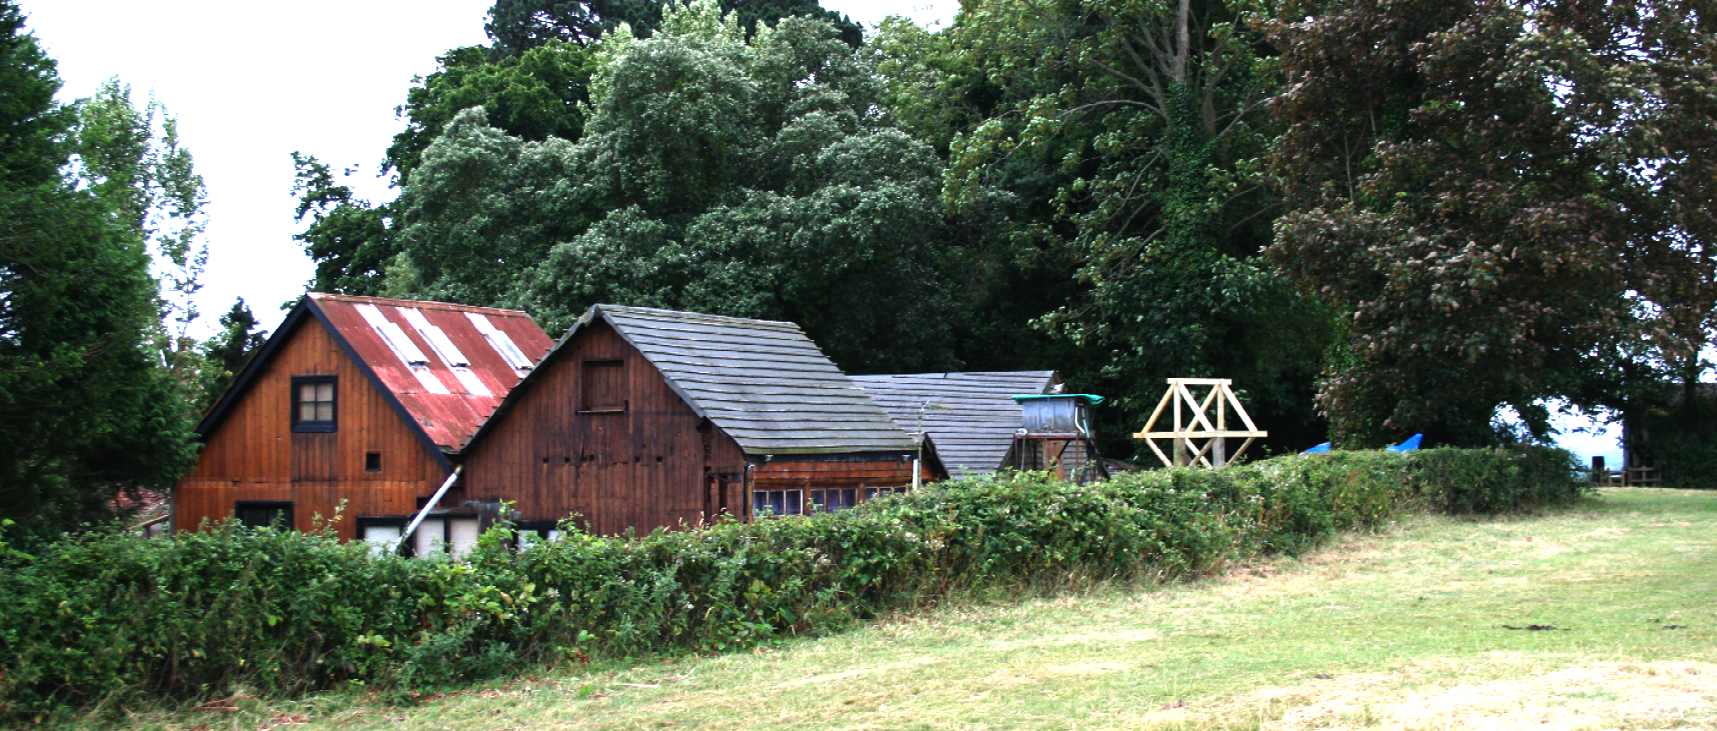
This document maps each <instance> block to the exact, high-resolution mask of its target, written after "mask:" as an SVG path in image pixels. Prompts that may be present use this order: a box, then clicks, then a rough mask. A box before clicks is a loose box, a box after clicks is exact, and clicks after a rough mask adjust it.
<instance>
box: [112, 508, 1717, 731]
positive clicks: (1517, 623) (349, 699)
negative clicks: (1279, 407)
mask: <svg viewBox="0 0 1717 731" xmlns="http://www.w3.org/2000/svg"><path fill="white" fill-rule="evenodd" d="M236 706H237V708H238V710H236V711H211V710H203V711H181V712H174V713H151V714H141V715H136V716H133V717H132V718H131V719H130V720H131V721H132V722H134V723H135V724H136V725H140V726H157V727H159V726H166V727H191V726H198V725H207V726H209V727H211V728H226V727H232V728H258V727H268V726H272V725H276V724H284V723H289V722H297V723H308V724H309V725H311V726H325V727H337V728H384V727H386V728H393V727H399V726H403V727H406V728H472V729H478V728H481V729H492V728H545V727H546V728H585V727H589V728H636V727H649V728H661V727H699V728H757V727H780V728H830V727H849V728H948V727H961V728H964V727H1019V728H1091V727H1144V728H1157V727H1164V728H1254V727H1264V728H1323V727H1333V728H1348V727H1355V726H1360V727H1363V726H1377V727H1385V728H1472V727H1489V728H1517V727H1523V726H1538V727H1549V728H1587V727H1590V728H1615V727H1622V728H1686V727H1694V728H1700V727H1711V728H1717V492H1687V491H1675V490H1638V489H1628V490H1610V491H1605V492H1604V493H1602V494H1601V495H1600V496H1599V497H1597V498H1595V499H1592V500H1590V501H1587V502H1586V503H1584V504H1582V505H1581V506H1579V507H1577V508H1574V509H1570V510H1564V511H1558V512H1556V513H1553V514H1551V515H1547V516H1538V517H1532V518H1519V519H1504V520H1483V521H1466V520H1455V519H1447V518H1431V517H1424V518H1414V519H1411V520H1409V521H1408V522H1407V523H1405V524H1403V525H1401V526H1399V527H1397V528H1395V529H1393V530H1390V531H1388V532H1386V533H1384V534H1381V535H1374V536H1355V537H1347V538H1344V539H1343V540H1341V541H1339V542H1338V543H1336V544H1335V545H1332V546H1330V547H1328V548H1325V549H1322V550H1319V551H1316V552H1314V553H1312V554H1310V555H1307V556H1305V557H1303V558H1301V559H1299V560H1288V559H1281V560H1275V561H1270V562H1265V563H1260V564H1254V565H1250V566H1247V567H1243V568H1240V569H1237V570H1235V571H1233V572H1230V573H1229V574H1228V575H1225V576H1222V577H1218V578H1213V579H1210V580H1207V581H1202V582H1198V583H1194V584H1188V585H1181V586H1173V587H1164V588H1156V589H1149V590H1138V589H1131V590H1122V589H1112V590H1104V591H1098V592H1094V593H1087V594H1082V595H1077V596H1063V597H1056V598H1048V599H1027V600H1023V601H1019V602H1004V603H997V604H985V605H979V606H953V607H945V608H942V609H939V610H936V611H932V612H928V613H925V614H922V615H917V616H901V617H895V618H891V619H889V620H888V621H884V622H879V623H877V624H875V625H874V626H870V627H866V628H863V629H859V630H854V631H851V632H847V633H843V634H839V635H836V636H832V637H825V638H822V639H815V640H804V641H797V642H787V643H782V644H779V645H776V646H773V647H769V648H762V649H758V650H756V651H754V652H749V653H741V654H732V655H724V656H718V657H707V658H705V657H685V658H678V659H669V660H656V661H651V662H648V663H645V664H640V665H634V666H620V665H613V666H599V667H590V668H575V669H569V670H564V671H557V672H550V673H546V674H544V675H543V676H541V677H534V678H517V679H512V680H509V681H505V682H497V683H492V684H488V685H482V686H477V687H474V688H471V689H467V690H464V691H460V692H457V693H453V694H451V695H448V696H445V697H439V698H435V699H433V700H429V701H427V702H423V703H420V704H417V705H413V706H408V707H392V706H387V705H385V704H380V703H378V702H376V701H375V700H374V699H373V698H370V697H367V696H366V695H364V694H360V693H353V692H343V693H330V694H324V695H320V696H315V697H311V698H308V699H304V700H301V701H294V702H272V703H263V702H257V701H251V700H243V699H241V700H239V701H238V702H237V703H236Z"/></svg>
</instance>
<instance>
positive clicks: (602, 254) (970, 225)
mask: <svg viewBox="0 0 1717 731" xmlns="http://www.w3.org/2000/svg"><path fill="white" fill-rule="evenodd" d="M592 53H593V58H594V60H593V62H592V64H593V66H592V68H593V69H594V70H593V71H592V73H591V76H590V82H589V88H590V101H589V104H588V107H587V109H588V118H587V119H586V120H585V121H584V124H583V127H582V130H581V132H580V135H579V136H578V137H577V138H576V139H571V138H564V137H559V136H549V137H547V138H544V139H542V140H532V139H529V138H527V137H521V136H519V135H516V134H513V133H511V132H510V131H509V130H507V129H505V128H504V126H502V125H497V124H495V123H494V122H493V121H492V117H493V115H492V114H485V113H484V112H483V111H482V110H466V111H463V112H460V113H459V114H457V115H455V116H454V118H453V120H452V121H451V122H449V123H448V125H447V126H446V128H445V129H444V130H443V131H442V133H441V134H440V136H439V137H437V138H436V139H435V141H434V142H433V143H431V144H430V145H429V146H428V147H427V148H426V149H425V150H424V152H423V155H422V158H421V161H420V163H419V164H418V165H417V167H416V168H415V169H414V170H413V171H412V173H411V176H410V177H409V179H408V182H407V185H406V186H405V189H404V191H403V193H402V195H401V198H400V200H399V202H398V204H397V206H398V209H397V210H398V211H399V213H400V224H399V225H398V228H397V234H396V235H395V237H394V238H395V240H397V242H398V244H399V250H400V252H401V253H400V255H399V256H398V257H396V258H393V259H389V260H387V261H386V263H385V267H386V269H387V270H388V274H389V275H390V276H389V277H388V278H387V281H388V282H389V284H388V285H387V288H386V289H385V291H387V292H389V293H391V294H403V295H412V296H428V297H436V298H445V299H452V300H456V301H463V302H473V303H486V304H503V305H516V306H523V307H526V308H527V309H529V310H530V311H531V312H532V314H533V315H535V316H537V318H538V319H539V321H541V322H542V323H543V324H544V325H545V326H547V327H549V328H551V329H558V328H561V327H565V326H566V325H568V324H570V323H571V322H572V320H573V319H575V318H576V317H577V316H578V315H579V314H581V313H582V312H583V310H584V308H586V307H588V306H589V305H591V304H595V303H596V302H602V301H623V302H628V303H632V304H653V305H660V306H669V307H680V308H686V309H695V310H702V311H709V312H716V313H722V314H731V315H741V316H752V317H769V318H777V319H788V320H793V321H796V322H799V323H801V324H802V325H804V326H805V327H806V329H807V330H808V331H809V332H810V333H811V334H812V336H813V337H815V338H816V339H817V340H818V342H819V343H821V344H822V345H823V346H824V347H825V349H826V350H827V351H828V352H829V353H830V354H831V355H832V356H833V357H835V358H836V359H837V360H839V362H841V363H842V364H843V365H844V366H845V367H847V368H849V369H855V370H858V369H883V368H890V369H912V368H922V369H931V368H940V367H952V366H955V365H958V364H959V362H960V360H961V358H960V355H961V353H962V352H963V351H964V352H971V351H975V350H978V349H977V348H970V347H969V346H967V345H966V344H964V343H962V342H961V341H960V338H958V337H957V336H956V335H955V330H956V328H957V325H958V323H961V322H969V321H975V320H977V319H979V318H978V317H977V315H976V312H977V309H976V308H977V307H978V306H979V303H980V301H981V300H980V298H979V297H975V296H971V295H968V294H966V292H965V291H964V289H963V288H962V286H961V283H962V282H963V281H964V280H965V279H966V278H967V272H968V271H970V270H971V269H972V268H1000V266H1001V262H999V261H997V258H998V254H997V253H996V250H995V248H994V247H993V246H992V242H990V241H988V240H986V239H985V238H984V237H985V227H984V226H983V225H981V224H979V222H980V221H982V220H983V217H985V216H989V215H992V212H991V211H989V210H986V209H984V208H982V207H981V206H973V207H971V209H970V211H968V212H964V213H958V214H953V213H949V212H947V211H946V210H945V208H944V207H943V206H942V204H941V201H940V200H939V192H940V181H941V176H942V161H941V158H940V156H939V155H938V154H937V152H936V150H935V149H934V147H933V146H931V145H929V144H927V143H925V142H923V141H921V140H919V139H917V138H915V137H913V136H911V135H910V134H908V133H906V132H905V131H903V130H901V129H899V128H898V127H897V126H895V125H894V124H893V123H892V122H891V121H890V119H889V118H888V117H887V116H886V115H882V114H880V113H879V112H878V109H879V106H878V104H879V99H880V94H881V86H880V84H879V83H878V80H877V77H876V73H875V70H874V68H873V64H874V58H872V57H871V56H869V55H867V54H865V53H862V52H856V51H854V50H853V49H852V48H850V47H848V46H847V45H846V44H845V43H843V42H842V41H841V39H840V37H839V35H838V34H837V32H836V30H835V29H834V28H833V27H832V26H830V25H828V24H827V23H824V22H822V21H817V20H810V19H806V18H802V17H787V18H784V19H782V20H781V21H780V22H779V23H777V24H776V25H775V26H774V27H772V28H764V29H761V30H758V31H757V32H755V33H754V34H752V35H750V36H749V37H748V36H747V35H746V33H744V32H743V30H742V26H741V19H740V18H739V16H737V15H736V14H733V13H728V14H725V15H724V14H723V13H722V12H721V11H720V9H719V7H718V6H717V5H716V4H715V3H713V2H700V3H694V4H690V5H685V6H670V7H669V8H667V10H666V11H665V13H664V15H663V17H662V20H661V22H660V25H659V27H658V28H657V29H656V32H655V33H654V35H652V36H651V37H649V38H642V39H640V38H636V37H633V36H632V35H631V34H629V33H625V32H616V33H611V34H609V35H607V36H605V37H604V38H603V40H602V41H601V43H599V44H597V45H596V46H595V47H594V50H593V51H592ZM963 267H964V268H965V269H966V271H962V268H963ZM393 275H399V276H393ZM901 323H913V325H912V326H911V327H905V328H903V327H901ZM992 350H993V348H992Z"/></svg>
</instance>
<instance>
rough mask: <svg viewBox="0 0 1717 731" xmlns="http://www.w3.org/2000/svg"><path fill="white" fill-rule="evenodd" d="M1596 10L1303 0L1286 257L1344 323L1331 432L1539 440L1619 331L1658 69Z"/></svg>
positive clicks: (1290, 52) (1280, 35)
mask: <svg viewBox="0 0 1717 731" xmlns="http://www.w3.org/2000/svg"><path fill="white" fill-rule="evenodd" d="M1589 10H1592V8H1588V7H1586V4H1570V5H1567V6H1563V5H1560V4H1546V5H1542V6H1540V5H1536V4H1530V3H1518V4H1517V3H1505V2H1408V3H1404V4H1403V3H1377V2H1372V1H1371V0H1337V1H1334V2H1324V3H1290V4H1289V5H1288V6H1286V7H1285V8H1284V9H1283V11H1282V13H1281V15H1282V17H1283V18H1285V19H1287V20H1285V21H1284V22H1281V23H1279V24H1277V25H1276V26H1275V29H1274V32H1273V34H1272V38H1273V39H1274V40H1275V42H1276V43H1278V44H1279V45H1280V46H1281V47H1282V48H1283V49H1284V54H1283V61H1284V66H1285V68H1286V71H1287V74H1288V83H1287V85H1286V86H1285V87H1284V92H1283V93H1282V94H1281V95H1280V96H1278V98H1277V99H1276V101H1275V104H1276V109H1277V111H1278V113H1279V114H1280V116H1281V118H1282V119H1283V120H1284V122H1285V123H1286V124H1287V130H1286V132H1285V134H1284V135H1283V137H1282V140H1281V142H1280V144H1279V145H1278V148H1277V151H1276V154H1275V158H1274V169H1275V171H1276V174H1277V177H1278V179H1279V180H1280V181H1281V183H1282V186H1283V190H1284V193H1285V195H1286V196H1287V198H1288V200H1289V202H1290V205H1291V208H1292V210H1291V211H1290V212H1289V213H1288V214H1286V215H1285V216H1284V217H1283V218H1282V219H1281V220H1280V221H1278V223H1277V228H1276V242H1275V245H1274V246H1273V247H1272V249H1271V253H1272V255H1273V256H1274V257H1275V259H1276V261H1277V262H1278V263H1279V264H1280V265H1281V266H1282V267H1283V269H1284V270H1286V271H1287V272H1289V273H1290V274H1291V275H1292V276H1293V277H1294V278H1295V279H1296V280H1298V281H1299V282H1300V283H1301V284H1302V285H1303V286H1305V287H1306V288H1307V289H1309V290H1311V291H1315V292H1316V293H1317V294H1318V295H1319V296H1321V297H1323V298H1325V299H1327V300H1328V301H1330V302H1331V303H1332V304H1334V305H1336V306H1337V307H1339V308H1340V309H1341V310H1342V313H1343V318H1342V319H1343V322H1344V323H1346V328H1347V333H1346V338H1345V341H1344V343H1343V350H1342V351H1341V355H1340V357H1339V358H1338V359H1336V360H1335V361H1334V362H1333V363H1332V364H1331V366H1330V368H1329V369H1328V371H1327V372H1326V376H1325V381H1324V385H1323V388H1322V391H1321V400H1322V404H1323V406H1324V407H1325V408H1327V409H1328V410H1329V411H1330V414H1331V417H1332V419H1333V421H1334V426H1335V427H1336V432H1337V438H1338V439H1342V440H1345V441H1346V442H1347V443H1348V444H1353V445H1364V444H1368V443H1369V444H1375V443H1380V442H1383V441H1386V440H1387V439H1389V438H1391V437H1392V436H1393V435H1398V434H1401V433H1404V432H1414V431H1420V432H1424V433H1426V434H1427V435H1428V436H1431V437H1433V438H1435V439H1438V440H1439V441H1445V442H1454V443H1467V444H1471V443H1483V442H1487V441H1490V440H1492V439H1494V438H1495V435H1494V432H1493V431H1492V428H1491V420H1492V415H1493V413H1495V412H1496V410H1497V409H1498V408H1499V407H1500V406H1502V405H1510V406H1513V407H1514V408H1515V409H1517V410H1518V411H1520V412H1521V413H1522V414H1523V415H1525V416H1526V417H1527V421H1528V423H1529V425H1530V426H1531V427H1532V428H1533V430H1534V431H1535V432H1537V433H1539V434H1543V433H1544V431H1545V430H1546V429H1547V420H1546V419H1545V418H1544V412H1543V408H1542V405H1541V404H1542V401H1541V399H1543V398H1544V397H1548V396H1555V395H1559V394H1565V393H1568V392H1570V391H1571V390H1573V389H1575V388H1577V384H1578V383H1579V381H1580V380H1581V379H1582V378H1584V374H1586V373H1588V372H1591V371H1592V370H1593V369H1594V367H1595V366H1594V364H1593V362H1592V360H1593V358H1594V356H1595V354H1597V353H1599V352H1600V346H1601V345H1602V344H1604V343H1606V342H1610V340H1611V337H1612V335H1613V333H1615V332H1617V331H1618V329H1619V328H1622V327H1623V326H1624V325H1625V318H1626V316H1627V313H1628V306H1627V303H1626V302H1625V301H1624V299H1623V295H1624V292H1625V290H1626V286H1627V285H1626V281H1625V279H1626V278H1625V276H1624V274H1625V273H1626V271H1627V270H1628V268H1630V267H1631V266H1632V264H1631V263H1630V262H1632V261H1634V260H1635V259H1636V256H1635V255H1636V254H1637V253H1638V249H1637V248H1635V247H1632V246H1630V242H1631V241H1632V240H1634V239H1635V233H1636V228H1635V226H1636V223H1637V221H1636V217H1637V215H1638V214H1640V213H1641V211H1638V210H1634V209H1633V208H1631V207H1630V204H1629V201H1631V200H1638V199H1639V196H1640V194H1641V191H1640V189H1639V187H1638V185H1637V181H1636V180H1633V179H1631V178H1630V175H1628V173H1627V170H1628V168H1629V167H1630V165H1631V164H1632V163H1633V162H1634V161H1635V159H1636V158H1634V156H1633V152H1632V150H1631V146H1630V145H1629V144H1627V142H1626V139H1625V138H1626V135H1625V134H1621V131H1622V130H1624V129H1625V128H1626V126H1627V125H1628V123H1629V122H1628V116H1629V115H1631V114H1633V113H1634V112H1635V111H1636V110H1638V109H1640V108H1641V107H1640V101H1641V98H1640V96H1639V95H1638V93H1637V91H1636V90H1638V89H1640V88H1641V87H1642V84H1643V83H1644V82H1646V81H1647V79H1646V77H1645V75H1643V74H1642V71H1643V70H1644V67H1643V66H1642V65H1641V64H1640V63H1638V62H1637V60H1636V59H1630V58H1628V53H1627V52H1626V51H1625V50H1624V49H1623V48H1621V47H1619V46H1618V45H1616V43H1615V42H1614V41H1615V40H1616V39H1618V38H1620V37H1621V36H1618V35H1612V34H1611V33H1609V32H1607V31H1608V30H1610V29H1607V28H1606V25H1607V24H1608V22H1609V19H1608V18H1606V17H1605V16H1606V13H1604V12H1588V11H1589Z"/></svg>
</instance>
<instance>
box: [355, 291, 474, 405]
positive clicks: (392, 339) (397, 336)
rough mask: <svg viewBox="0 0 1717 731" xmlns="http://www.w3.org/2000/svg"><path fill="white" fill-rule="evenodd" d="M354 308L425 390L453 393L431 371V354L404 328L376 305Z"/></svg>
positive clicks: (361, 305)
mask: <svg viewBox="0 0 1717 731" xmlns="http://www.w3.org/2000/svg"><path fill="white" fill-rule="evenodd" d="M353 309H356V310H357V311H358V314H359V315H362V316H363V318H364V321H365V322H368V323H369V324H370V327H371V328H373V329H375V331H376V335H378V336H380V337H381V339H382V342H384V343H387V346H388V349H389V350H392V351H393V354H394V355H395V356H397V357H398V358H399V359H400V361H401V362H404V363H405V365H406V367H407V368H410V369H411V374H412V375H413V376H416V377H417V382H418V383H421V384H423V387H424V389H425V390H427V391H429V392H430V393H434V394H449V393H452V391H449V390H447V386H446V384H443V383H442V382H441V379H439V378H436V377H435V374H434V373H431V372H430V371H429V356H427V355H424V354H423V350H422V349H421V348H419V347H417V343H414V342H412V341H411V337H410V336H408V335H406V334H405V329H404V328H401V327H400V326H399V325H398V324H397V323H394V322H392V321H389V320H388V319H387V317H385V316H383V315H382V311H381V310H379V309H377V308H376V306H375V305H372V304H369V303H363V304H359V305H355V306H354V307H353Z"/></svg>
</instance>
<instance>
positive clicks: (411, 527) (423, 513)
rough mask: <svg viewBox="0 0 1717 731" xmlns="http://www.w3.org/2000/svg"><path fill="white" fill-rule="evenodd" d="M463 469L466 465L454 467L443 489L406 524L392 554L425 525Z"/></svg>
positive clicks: (431, 497)
mask: <svg viewBox="0 0 1717 731" xmlns="http://www.w3.org/2000/svg"><path fill="white" fill-rule="evenodd" d="M462 469H465V465H459V466H458V467H454V468H453V474H451V475H448V476H447V481H446V482H443V483H441V487H440V488H439V489H437V490H436V491H435V494H434V495H431V496H429V502H427V503H424V504H423V509H422V510H419V511H417V517H415V518H412V519H411V522H410V523H408V524H406V526H405V530H404V531H401V532H400V534H399V542H397V543H395V544H393V550H392V551H391V553H399V548H400V546H403V545H405V542H406V541H407V540H410V539H411V534H412V532H413V531H415V530H417V526H418V525H419V524H421V523H423V519H424V518H426V517H428V516H429V511H431V510H434V509H435V506H436V504H438V503H440V502H441V497H442V496H443V495H446V494H447V491H448V490H449V489H451V488H452V487H453V483H455V482H458V481H459V471H460V470H462Z"/></svg>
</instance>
